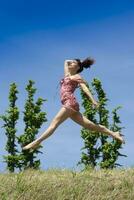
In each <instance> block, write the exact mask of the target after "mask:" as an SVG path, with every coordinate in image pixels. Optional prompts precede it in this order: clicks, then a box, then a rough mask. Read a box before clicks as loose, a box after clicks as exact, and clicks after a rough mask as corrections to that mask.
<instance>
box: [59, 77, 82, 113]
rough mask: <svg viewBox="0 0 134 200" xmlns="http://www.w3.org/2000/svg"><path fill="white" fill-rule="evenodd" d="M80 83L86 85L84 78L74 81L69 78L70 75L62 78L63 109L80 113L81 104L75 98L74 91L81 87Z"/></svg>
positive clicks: (61, 96) (61, 95)
mask: <svg viewBox="0 0 134 200" xmlns="http://www.w3.org/2000/svg"><path fill="white" fill-rule="evenodd" d="M79 83H85V84H86V81H84V80H83V79H82V78H79V77H75V78H73V80H72V79H71V78H70V77H69V75H67V76H65V78H62V79H61V81H60V86H61V88H60V99H61V103H62V105H63V107H65V108H68V109H71V111H75V112H78V111H79V103H78V102H77V101H76V98H75V96H74V94H73V93H74V91H75V89H76V88H78V87H79Z"/></svg>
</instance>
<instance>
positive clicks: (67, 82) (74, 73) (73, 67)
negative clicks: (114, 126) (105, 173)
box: [23, 57, 125, 150]
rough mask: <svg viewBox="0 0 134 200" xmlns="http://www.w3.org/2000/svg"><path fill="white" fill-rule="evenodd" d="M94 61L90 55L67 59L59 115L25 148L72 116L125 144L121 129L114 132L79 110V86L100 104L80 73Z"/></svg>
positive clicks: (35, 145) (36, 145) (34, 145)
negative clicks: (77, 96)
mask: <svg viewBox="0 0 134 200" xmlns="http://www.w3.org/2000/svg"><path fill="white" fill-rule="evenodd" d="M94 62H95V60H94V59H92V58H90V57H88V58H86V59H85V60H83V61H82V60H80V59H73V60H65V62H64V78H62V79H61V80H60V99H61V103H62V107H61V109H60V110H59V112H58V113H57V115H56V116H55V117H54V118H53V120H52V122H51V123H50V125H49V127H48V129H47V130H46V131H45V132H44V133H43V134H42V135H41V136H40V137H39V138H37V139H36V140H34V141H33V142H31V143H29V144H28V145H26V146H24V147H23V150H27V149H35V148H37V147H38V145H39V144H40V143H41V142H42V141H43V140H45V139H46V138H48V137H49V136H50V135H52V134H53V133H54V131H55V130H56V128H57V127H58V126H59V125H60V124H61V123H62V122H64V121H65V120H66V119H67V118H71V119H72V120H73V121H74V122H76V123H78V124H79V125H81V126H82V127H84V128H86V129H89V130H93V131H98V132H101V133H105V134H108V135H110V136H112V137H113V138H115V139H117V140H119V141H120V142H121V143H124V144H125V141H124V139H123V138H122V137H121V136H122V134H120V132H119V131H116V132H113V131H111V130H109V129H108V128H106V127H105V126H103V125H101V124H95V123H93V122H92V121H90V120H89V119H87V118H86V117H85V116H84V115H82V114H81V113H80V112H79V103H78V102H77V101H76V98H75V96H74V91H75V89H76V88H78V87H80V88H81V89H82V90H83V91H84V93H85V94H86V96H87V98H89V99H90V100H91V101H92V104H93V105H94V106H95V107H96V108H98V106H99V103H98V102H97V101H95V99H94V98H93V96H92V94H91V93H90V91H89V89H88V88H87V86H86V81H85V80H84V79H83V78H82V77H81V76H80V74H79V73H80V72H82V71H83V68H89V67H91V65H92V64H94Z"/></svg>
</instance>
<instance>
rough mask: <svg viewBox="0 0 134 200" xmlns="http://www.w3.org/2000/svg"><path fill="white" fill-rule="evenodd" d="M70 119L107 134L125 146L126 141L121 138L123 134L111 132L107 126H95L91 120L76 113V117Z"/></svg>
mask: <svg viewBox="0 0 134 200" xmlns="http://www.w3.org/2000/svg"><path fill="white" fill-rule="evenodd" d="M70 118H71V119H72V120H73V121H75V122H76V123H78V124H79V125H81V126H83V127H84V128H86V129H89V130H93V131H100V132H102V133H106V134H108V135H110V136H112V137H113V138H116V139H118V140H119V141H120V142H122V143H124V144H125V141H124V140H123V138H122V137H121V135H122V134H120V133H119V131H117V132H113V131H111V130H109V129H108V128H106V127H105V126H103V125H101V124H99V125H98V124H95V123H93V122H92V121H90V120H89V119H87V118H86V117H85V116H84V115H82V114H81V113H80V112H77V113H75V114H74V115H72V116H70Z"/></svg>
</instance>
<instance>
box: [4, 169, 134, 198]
mask: <svg viewBox="0 0 134 200" xmlns="http://www.w3.org/2000/svg"><path fill="white" fill-rule="evenodd" d="M0 200H134V168H120V169H113V170H104V169H103V170H102V169H101V170H95V169H94V170H93V169H88V170H86V171H83V172H76V171H73V170H67V169H49V170H46V171H42V170H32V169H28V170H25V171H23V172H20V173H3V174H2V173H1V174H0Z"/></svg>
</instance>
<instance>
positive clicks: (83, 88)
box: [80, 83, 96, 103]
mask: <svg viewBox="0 0 134 200" xmlns="http://www.w3.org/2000/svg"><path fill="white" fill-rule="evenodd" d="M80 87H81V89H82V90H83V92H84V93H85V94H86V95H87V96H88V97H89V98H90V100H91V101H92V103H94V102H96V100H95V99H94V97H93V96H92V94H91V92H90V90H89V89H88V88H87V86H86V85H85V83H80Z"/></svg>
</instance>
